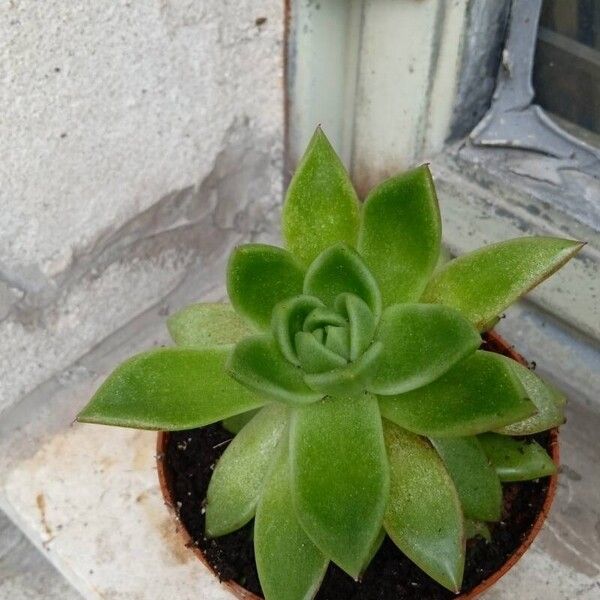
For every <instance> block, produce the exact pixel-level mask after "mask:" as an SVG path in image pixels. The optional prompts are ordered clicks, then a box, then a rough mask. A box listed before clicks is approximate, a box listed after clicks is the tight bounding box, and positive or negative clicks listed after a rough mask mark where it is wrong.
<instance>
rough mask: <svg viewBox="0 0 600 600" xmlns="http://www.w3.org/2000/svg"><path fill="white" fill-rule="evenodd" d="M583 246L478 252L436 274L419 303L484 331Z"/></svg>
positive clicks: (516, 244) (559, 242) (522, 244)
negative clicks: (448, 309) (452, 312)
mask: <svg viewBox="0 0 600 600" xmlns="http://www.w3.org/2000/svg"><path fill="white" fill-rule="evenodd" d="M583 245H584V244H582V243H581V242H577V241H573V240H566V239H561V238H552V237H530V238H517V239H513V240H507V241H505V242H500V243H498V244H492V245H490V246H486V247H484V248H480V249H479V250H475V251H474V252H471V253H469V254H464V255H463V256H459V257H458V258H455V259H454V260H451V261H450V262H448V263H447V264H446V265H444V266H443V267H442V268H440V269H439V270H438V271H437V272H436V273H435V274H434V275H433V277H432V278H431V280H430V281H429V283H428V285H427V288H426V289H425V292H424V293H423V297H422V298H421V301H422V302H434V303H438V304H446V305H447V306H452V307H454V308H456V309H457V310H459V311H460V312H461V313H463V315H465V317H467V319H469V321H471V323H473V324H474V325H475V326H476V327H477V328H478V329H479V330H480V331H485V330H487V329H489V328H490V327H492V326H493V325H494V323H495V321H496V319H497V317H498V315H500V314H501V313H502V312H503V311H504V310H505V309H506V308H508V307H509V306H510V305H511V304H512V303H513V302H515V300H517V299H518V298H519V297H520V296H522V295H523V294H525V293H527V292H528V291H529V290H531V289H532V288H534V287H535V286H537V285H538V284H540V283H541V282H542V281H544V280H545V279H546V278H548V277H549V276H550V275H552V274H553V273H554V272H555V271H557V270H558V269H559V268H560V267H562V266H563V265H564V264H565V263H566V262H567V261H568V260H569V259H571V258H572V257H573V256H574V255H575V254H577V252H579V251H580V250H581V248H582V247H583Z"/></svg>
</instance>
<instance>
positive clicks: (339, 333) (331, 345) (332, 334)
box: [325, 325, 350, 360]
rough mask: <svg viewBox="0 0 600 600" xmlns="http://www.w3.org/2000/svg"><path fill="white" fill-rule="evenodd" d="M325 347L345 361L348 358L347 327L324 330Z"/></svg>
mask: <svg viewBox="0 0 600 600" xmlns="http://www.w3.org/2000/svg"><path fill="white" fill-rule="evenodd" d="M325 335H326V339H325V347H326V348H328V349H329V350H331V351H332V352H335V353H336V354H337V355H338V356H341V357H342V358H344V359H345V360H348V359H349V358H350V332H349V331H348V327H334V326H331V325H330V326H329V327H327V328H325Z"/></svg>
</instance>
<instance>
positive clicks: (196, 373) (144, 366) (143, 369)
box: [77, 347, 265, 431]
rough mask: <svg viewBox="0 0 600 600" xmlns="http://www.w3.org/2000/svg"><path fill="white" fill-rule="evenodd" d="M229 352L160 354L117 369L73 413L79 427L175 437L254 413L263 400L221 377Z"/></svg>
mask: <svg viewBox="0 0 600 600" xmlns="http://www.w3.org/2000/svg"><path fill="white" fill-rule="evenodd" d="M230 353H231V347H219V348H212V349H206V350H196V349H192V348H160V349H158V350H151V351H150V352H144V353H143V354H138V355H137V356H134V357H133V358H130V359H129V360H127V361H125V362H124V363H123V364H122V365H120V366H119V367H117V368H116V369H115V370H114V371H113V372H112V374H111V375H110V376H109V377H108V378H107V380H106V381H105V382H104V383H103V384H102V385H101V386H100V389H99V390H98V391H97V392H96V394H95V395H94V397H93V398H92V399H91V400H90V402H89V404H88V405H87V406H86V407H85V408H84V409H83V410H82V411H81V412H80V413H79V415H78V416H77V420H78V421H81V422H83V423H102V424H104V425H120V426H122V427H134V428H138V429H162V430H166V431H177V430H180V429H193V428H194V427H203V426H205V425H210V424H211V423H215V422H216V421H221V420H222V419H226V418H227V417H231V416H233V415H237V414H239V413H243V412H246V411H249V410H252V409H253V408H258V407H259V406H262V405H263V404H264V403H265V399H264V398H261V397H260V396H257V395H255V394H253V393H252V392H250V391H248V390H247V389H246V388H245V387H243V386H241V385H240V384H239V383H237V382H236V381H234V380H233V379H232V378H231V377H229V375H227V373H226V372H225V361H226V360H227V357H228V356H229V354H230Z"/></svg>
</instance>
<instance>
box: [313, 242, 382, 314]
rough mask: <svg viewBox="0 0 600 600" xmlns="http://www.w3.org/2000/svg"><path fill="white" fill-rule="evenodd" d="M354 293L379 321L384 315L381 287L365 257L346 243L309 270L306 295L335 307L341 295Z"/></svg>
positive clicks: (318, 259)
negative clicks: (382, 313) (365, 261)
mask: <svg viewBox="0 0 600 600" xmlns="http://www.w3.org/2000/svg"><path fill="white" fill-rule="evenodd" d="M346 292H348V293H351V294H354V295H356V296H358V297H359V298H361V299H362V300H364V301H365V302H366V303H367V305H368V307H369V308H370V309H371V311H372V312H373V314H375V316H376V318H379V315H380V314H381V294H380V293H379V287H378V286H377V282H376V281H375V278H374V277H373V275H371V272H370V271H369V269H368V268H367V266H366V265H365V263H364V262H363V260H362V258H361V257H360V256H359V255H358V254H357V253H356V252H355V251H354V250H352V249H351V248H348V246H346V245H344V244H337V245H336V246H333V247H331V248H328V249H327V250H325V251H324V252H323V253H322V254H320V255H319V256H318V257H317V258H316V259H315V260H314V262H313V263H312V264H311V265H310V267H309V268H308V271H307V272H306V277H305V278H304V293H305V294H309V295H311V296H316V297H317V298H320V299H321V300H323V302H325V304H327V305H328V306H334V304H335V300H336V298H337V297H338V296H339V295H340V294H344V293H346Z"/></svg>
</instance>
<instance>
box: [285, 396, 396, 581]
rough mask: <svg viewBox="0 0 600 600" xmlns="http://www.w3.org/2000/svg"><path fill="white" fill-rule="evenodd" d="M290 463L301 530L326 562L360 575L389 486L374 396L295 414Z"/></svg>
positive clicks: (330, 401) (377, 529) (312, 407)
mask: <svg viewBox="0 0 600 600" xmlns="http://www.w3.org/2000/svg"><path fill="white" fill-rule="evenodd" d="M290 461H291V470H292V494H293V498H294V506H295V507H296V513H297V515H298V519H299V520H300V522H301V523H302V526H303V527H304V530H305V531H306V533H307V534H308V535H309V537H310V538H311V539H312V540H313V542H314V543H315V544H316V545H317V546H318V547H319V548H320V549H321V551H322V552H323V553H324V554H325V555H326V556H327V557H328V558H330V559H331V560H332V561H333V562H335V563H336V564H337V565H338V566H339V567H341V568H342V569H343V570H344V571H346V573H348V574H349V575H350V576H352V577H354V578H356V577H358V576H359V575H360V573H361V571H362V570H363V569H364V567H365V563H366V561H367V559H368V557H369V556H370V554H371V552H372V549H373V544H374V543H375V541H376V539H377V536H378V535H379V534H380V531H381V523H382V519H383V511H384V509H385V504H386V501H387V494H388V486H389V473H388V462H387V457H386V453H385V447H384V443H383V431H382V425H381V417H380V415H379V410H378V407H377V400H376V399H375V397H374V396H371V395H370V394H360V395H358V396H354V397H352V396H351V397H335V398H330V397H328V398H325V399H324V400H321V401H320V402H317V403H315V404H312V405H310V406H307V407H303V408H298V409H296V410H294V411H293V414H292V419H291V428H290Z"/></svg>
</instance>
